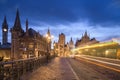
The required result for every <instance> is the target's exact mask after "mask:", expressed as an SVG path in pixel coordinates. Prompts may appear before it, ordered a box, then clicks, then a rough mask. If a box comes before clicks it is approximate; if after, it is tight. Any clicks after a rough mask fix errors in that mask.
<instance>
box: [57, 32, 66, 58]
mask: <svg viewBox="0 0 120 80" xmlns="http://www.w3.org/2000/svg"><path fill="white" fill-rule="evenodd" d="M58 49H59V52H58V53H59V56H65V35H64V34H63V33H61V34H59V40H58Z"/></svg>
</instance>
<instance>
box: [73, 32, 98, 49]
mask: <svg viewBox="0 0 120 80" xmlns="http://www.w3.org/2000/svg"><path fill="white" fill-rule="evenodd" d="M98 42H99V41H97V40H96V39H95V38H92V39H90V37H89V36H88V34H87V31H85V33H84V35H82V38H81V39H77V41H76V43H75V47H82V46H85V45H91V44H95V43H98Z"/></svg>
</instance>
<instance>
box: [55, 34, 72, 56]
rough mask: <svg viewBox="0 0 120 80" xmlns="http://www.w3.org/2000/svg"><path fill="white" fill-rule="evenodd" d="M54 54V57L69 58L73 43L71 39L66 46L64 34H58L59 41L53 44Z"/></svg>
mask: <svg viewBox="0 0 120 80" xmlns="http://www.w3.org/2000/svg"><path fill="white" fill-rule="evenodd" d="M53 45H54V52H55V54H56V55H58V56H61V57H66V56H69V54H70V50H71V49H73V47H74V43H73V40H72V38H71V40H70V42H69V43H68V42H67V44H66V43H65V34H64V33H61V34H59V40H58V42H54V43H53Z"/></svg>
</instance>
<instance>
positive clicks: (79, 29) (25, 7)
mask: <svg viewBox="0 0 120 80" xmlns="http://www.w3.org/2000/svg"><path fill="white" fill-rule="evenodd" d="M17 8H18V9H19V12H20V19H21V24H22V28H23V29H25V21H26V19H28V21H29V28H33V29H35V30H36V31H39V32H40V34H42V35H45V34H46V32H47V29H48V28H49V29H50V31H51V34H52V35H53V36H54V39H53V40H55V41H57V40H58V35H59V34H60V33H64V34H65V35H66V42H67V41H69V40H70V38H71V37H72V38H73V40H74V42H75V41H76V39H77V38H78V39H80V38H81V36H82V34H84V32H85V31H87V32H88V35H89V36H90V38H93V37H95V38H96V39H97V40H98V41H107V40H111V39H112V38H119V37H120V0H0V24H1V26H2V23H3V19H4V16H6V18H7V22H8V26H9V29H10V28H11V27H13V25H14V21H15V16H16V10H17ZM1 40H2V32H0V41H1ZM10 41H11V34H10V32H9V42H10Z"/></svg>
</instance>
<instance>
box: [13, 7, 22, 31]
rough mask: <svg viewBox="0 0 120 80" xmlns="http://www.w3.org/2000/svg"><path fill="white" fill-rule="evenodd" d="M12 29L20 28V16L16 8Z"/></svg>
mask: <svg viewBox="0 0 120 80" xmlns="http://www.w3.org/2000/svg"><path fill="white" fill-rule="evenodd" d="M13 29H15V30H22V28H21V23H20V17H19V10H18V9H17V12H16V18H15V23H14V27H13Z"/></svg>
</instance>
